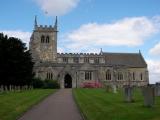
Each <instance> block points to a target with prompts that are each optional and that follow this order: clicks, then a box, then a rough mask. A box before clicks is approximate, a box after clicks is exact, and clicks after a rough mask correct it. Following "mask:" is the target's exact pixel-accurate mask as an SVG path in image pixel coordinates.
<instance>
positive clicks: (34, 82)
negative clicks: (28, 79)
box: [32, 78, 44, 88]
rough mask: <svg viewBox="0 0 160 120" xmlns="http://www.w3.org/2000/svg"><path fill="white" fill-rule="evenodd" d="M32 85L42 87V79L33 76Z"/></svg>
mask: <svg viewBox="0 0 160 120" xmlns="http://www.w3.org/2000/svg"><path fill="white" fill-rule="evenodd" d="M32 85H33V88H43V87H44V81H43V80H41V79H40V78H34V79H32Z"/></svg>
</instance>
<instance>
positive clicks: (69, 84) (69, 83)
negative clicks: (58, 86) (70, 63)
mask: <svg viewBox="0 0 160 120" xmlns="http://www.w3.org/2000/svg"><path fill="white" fill-rule="evenodd" d="M64 88H72V77H71V76H70V75H69V74H66V75H65V77H64Z"/></svg>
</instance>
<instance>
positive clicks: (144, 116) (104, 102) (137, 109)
mask: <svg viewBox="0 0 160 120" xmlns="http://www.w3.org/2000/svg"><path fill="white" fill-rule="evenodd" d="M73 93H74V97H75V99H76V102H77V104H78V106H79V108H80V111H81V112H82V113H83V115H84V117H85V118H86V120H160V97H156V104H155V107H153V108H151V107H144V106H143V96H142V94H141V92H140V91H139V90H136V91H135V92H134V98H135V99H134V100H135V102H132V103H126V102H124V95H123V93H122V91H119V92H118V93H111V92H110V93H108V92H106V91H105V90H104V89H74V90H73Z"/></svg>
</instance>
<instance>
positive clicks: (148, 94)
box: [142, 85, 155, 107]
mask: <svg viewBox="0 0 160 120" xmlns="http://www.w3.org/2000/svg"><path fill="white" fill-rule="evenodd" d="M142 91H143V96H144V106H146V107H153V106H154V103H155V88H154V86H151V85H148V86H144V87H143V88H142Z"/></svg>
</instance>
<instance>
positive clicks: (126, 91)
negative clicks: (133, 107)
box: [124, 86, 134, 102]
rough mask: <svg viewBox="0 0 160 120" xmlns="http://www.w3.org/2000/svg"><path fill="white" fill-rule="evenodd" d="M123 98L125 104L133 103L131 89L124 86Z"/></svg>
mask: <svg viewBox="0 0 160 120" xmlns="http://www.w3.org/2000/svg"><path fill="white" fill-rule="evenodd" d="M124 97H125V102H133V101H134V100H133V87H131V86H124Z"/></svg>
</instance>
